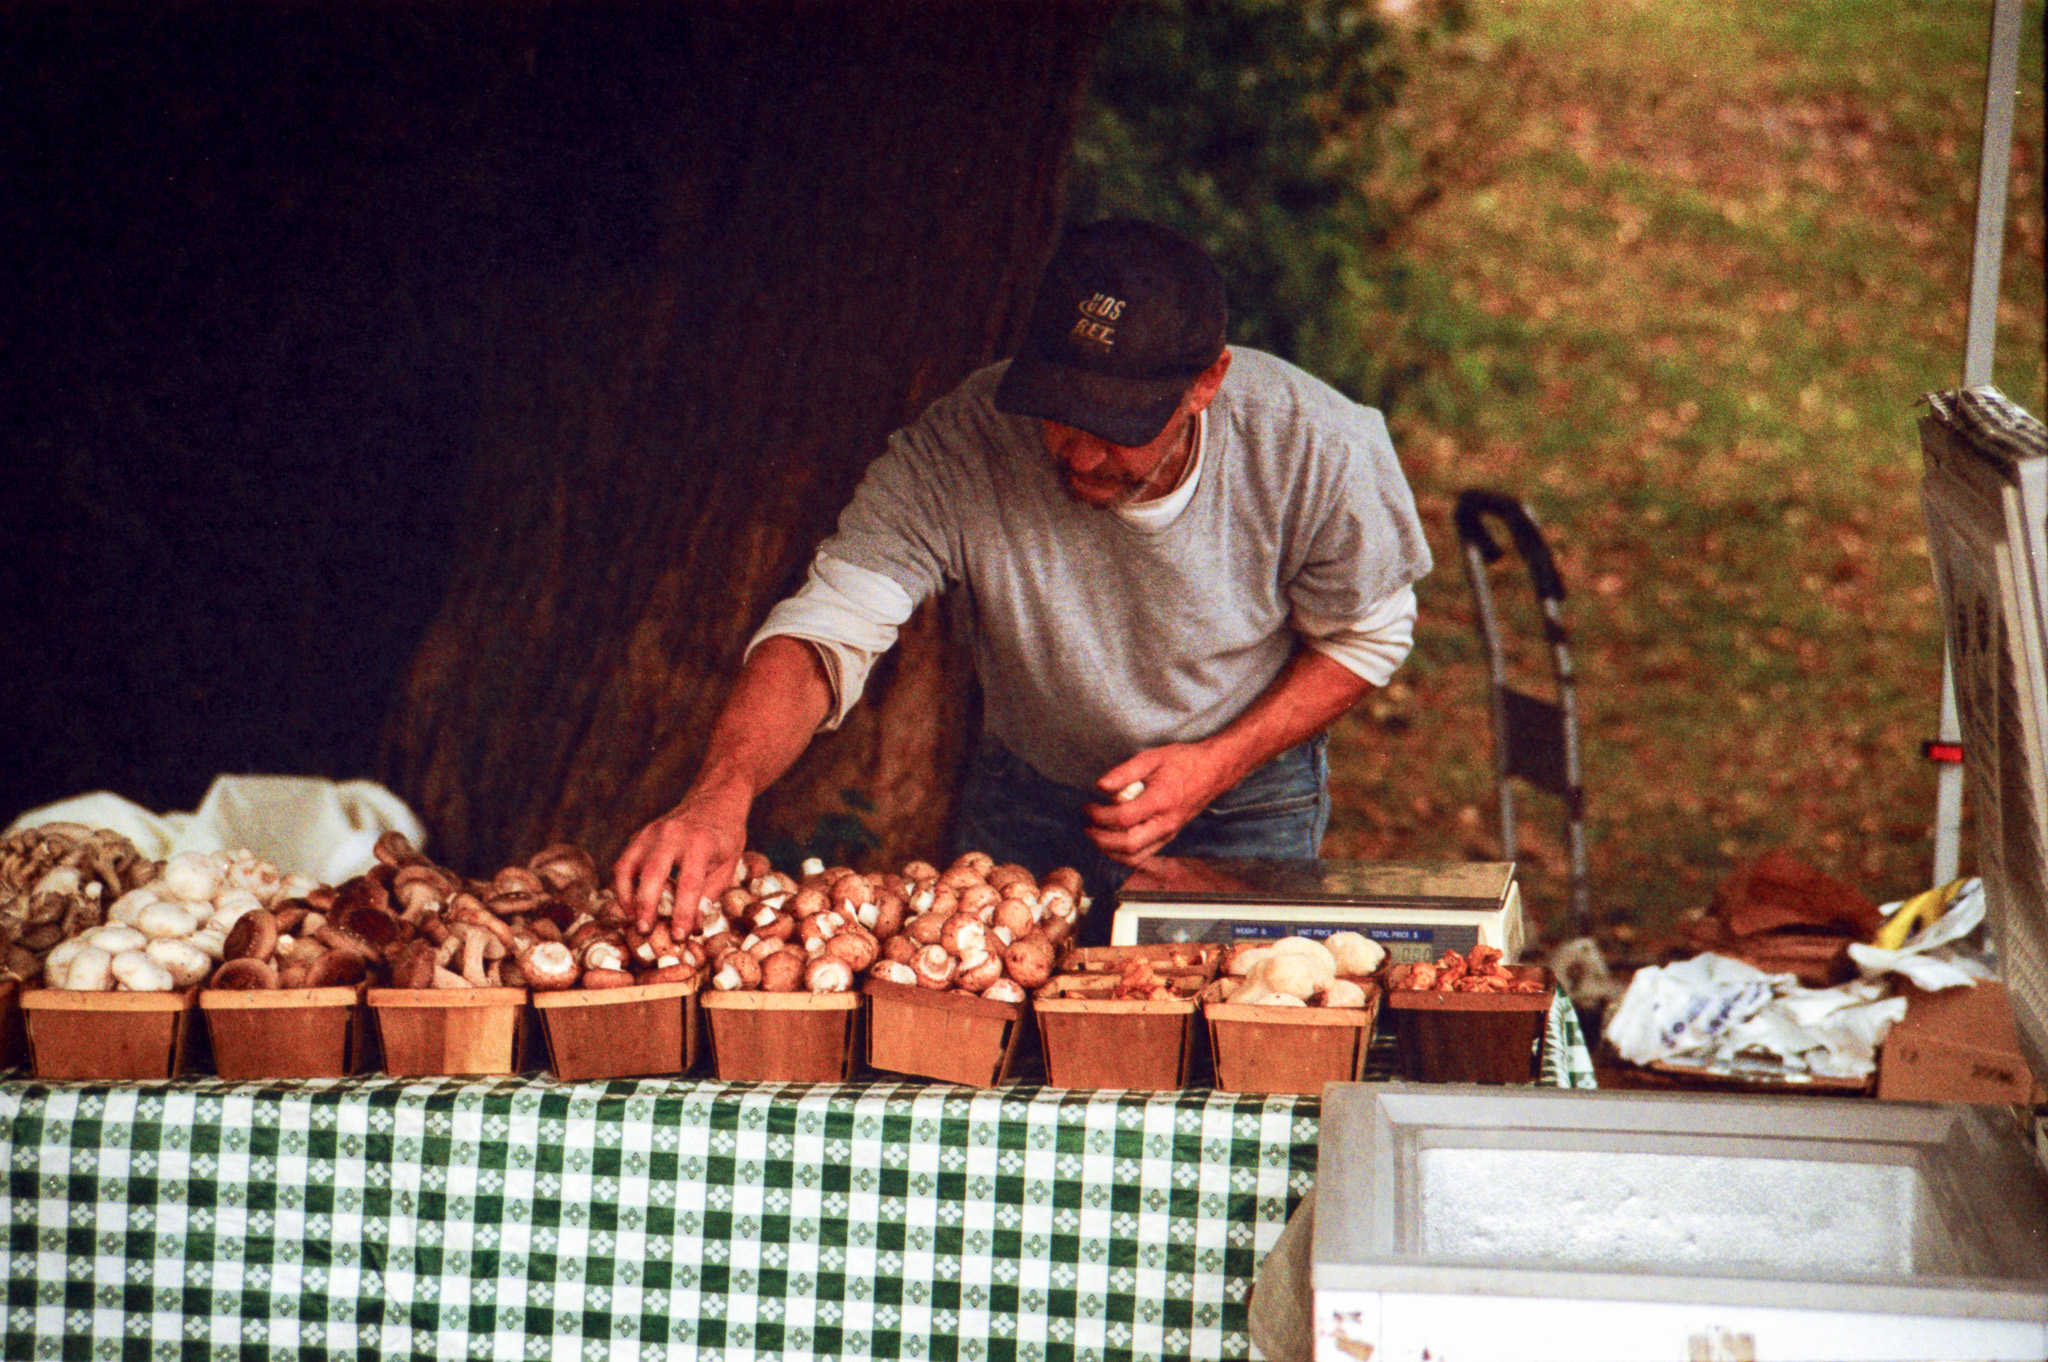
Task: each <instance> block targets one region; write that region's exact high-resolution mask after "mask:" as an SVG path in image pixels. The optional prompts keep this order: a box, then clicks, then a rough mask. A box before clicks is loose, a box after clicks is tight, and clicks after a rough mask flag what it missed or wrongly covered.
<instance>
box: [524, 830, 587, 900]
mask: <svg viewBox="0 0 2048 1362" xmlns="http://www.w3.org/2000/svg"><path fill="white" fill-rule="evenodd" d="M526 868H527V869H528V870H531V871H532V872H533V873H534V874H536V875H538V876H540V878H541V883H543V884H545V885H546V886H547V887H548V888H549V889H552V890H554V891H555V892H556V893H558V894H559V893H561V892H562V891H563V890H564V889H569V888H573V887H579V886H580V887H582V888H584V889H585V890H594V889H596V888H597V882H598V873H597V862H596V861H595V860H593V859H592V858H591V855H590V853H589V852H587V851H585V850H584V849H583V848H582V847H579V846H577V845H575V844H574V843H572V842H554V843H551V844H549V845H548V846H545V847H542V848H541V849H540V850H539V851H536V852H535V853H534V854H533V855H531V856H529V857H527V858H526Z"/></svg>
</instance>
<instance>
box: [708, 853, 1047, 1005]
mask: <svg viewBox="0 0 2048 1362" xmlns="http://www.w3.org/2000/svg"><path fill="white" fill-rule="evenodd" d="M734 880H735V883H734V884H733V886H732V887H731V888H730V889H728V890H726V891H725V892H724V893H723V894H721V895H720V896H719V898H718V900H717V902H716V903H715V904H713V905H712V907H711V908H710V910H709V911H708V912H707V913H706V915H705V918H704V921H703V923H702V925H701V927H700V928H699V939H700V940H701V941H702V943H703V946H704V951H705V958H706V959H707V961H708V962H709V963H708V965H707V968H708V970H709V971H710V982H711V986H712V987H713V988H714V989H721V990H741V989H761V990H764V991H767V992H782V993H791V992H798V991H809V992H813V993H835V992H845V991H848V990H851V989H853V988H856V987H858V986H859V984H860V981H861V980H862V979H863V978H864V977H872V978H876V979H881V980H885V981H887V982H891V983H898V984H905V985H911V986H916V987H922V988H928V989H952V990H958V991H962V992H968V993H977V994H980V995H981V996H982V997H985V998H989V999H992V1000H995V1001H999V1002H1011V1003H1021V1002H1023V1001H1024V999H1025V997H1026V996H1027V994H1028V992H1029V991H1030V990H1031V989H1034V988H1037V987H1038V986H1039V985H1041V984H1043V983H1045V981H1046V980H1047V979H1049V978H1051V977H1052V971H1053V965H1054V961H1055V957H1056V956H1057V954H1058V951H1059V945H1060V943H1061V942H1062V941H1065V940H1066V939H1068V938H1069V937H1070V936H1071V934H1072V932H1073V929H1074V924H1075V923H1076V922H1077V921H1078V920H1079V918H1080V915H1081V912H1082V909H1083V902H1082V896H1081V879H1080V876H1079V874H1078V873H1076V872H1075V871H1073V870H1071V869H1068V868H1064V867H1063V868H1061V869H1059V870H1054V871H1052V872H1050V873H1048V874H1047V875H1046V877H1045V879H1044V881H1043V882H1042V883H1041V882H1040V881H1039V880H1038V879H1037V878H1036V877H1034V876H1033V875H1032V874H1031V872H1030V871H1028V870H1026V869H1024V868H1023V867H1022V866H1017V865H998V864H996V863H995V861H994V860H993V859H992V858H991V857H989V856H988V855H986V854H985V853H981V852H968V853H966V854H965V855H963V856H961V857H960V858H959V859H958V860H956V861H955V862H953V864H952V865H950V866H948V867H947V868H946V869H944V870H940V869H939V868H938V867H937V866H934V865H932V864H931V863H930V862H927V861H912V862H910V863H909V864H907V865H905V866H904V867H903V868H902V869H901V870H900V871H897V872H894V873H889V872H866V873H863V872H860V871H855V870H852V869H849V868H847V867H844V866H830V867H828V866H826V865H825V864H824V863H823V862H822V861H818V860H816V859H813V860H809V861H806V862H804V864H803V865H802V866H801V867H800V868H799V871H798V874H797V875H796V876H794V877H792V876H790V875H786V874H783V873H781V872H779V871H777V870H775V869H774V868H773V867H772V866H771V865H770V864H769V862H768V859H767V858H766V857H765V856H762V855H761V854H760V853H758V852H752V851H750V852H748V853H746V854H745V855H744V856H743V857H742V858H741V860H740V864H739V866H738V868H737V869H736V871H735V873H734Z"/></svg>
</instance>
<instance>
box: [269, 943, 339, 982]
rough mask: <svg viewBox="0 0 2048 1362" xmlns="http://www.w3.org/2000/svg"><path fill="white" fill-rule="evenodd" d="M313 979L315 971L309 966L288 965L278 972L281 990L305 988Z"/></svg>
mask: <svg viewBox="0 0 2048 1362" xmlns="http://www.w3.org/2000/svg"><path fill="white" fill-rule="evenodd" d="M337 953H339V952H337ZM312 977H313V971H312V969H311V968H309V967H308V966H305V965H286V966H285V967H284V968H282V969H280V970H279V971H278V972H277V986H278V987H279V988H305V987H306V981H307V980H308V979H310V978H312Z"/></svg>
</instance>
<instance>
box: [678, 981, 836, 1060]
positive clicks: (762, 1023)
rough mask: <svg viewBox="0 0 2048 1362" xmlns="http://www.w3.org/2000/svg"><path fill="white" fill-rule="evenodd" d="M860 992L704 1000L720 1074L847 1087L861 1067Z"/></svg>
mask: <svg viewBox="0 0 2048 1362" xmlns="http://www.w3.org/2000/svg"><path fill="white" fill-rule="evenodd" d="M863 1004H864V1000H863V998H862V996H861V995H860V994H858V993H760V992H755V991H752V990H742V989H733V990H730V991H726V990H720V989H713V990H711V991H709V992H706V993H704V994H701V995H700V996H699V998H698V1006H699V1007H701V1008H703V1009H704V1026H705V1030H706V1031H707V1032H709V1034H710V1039H711V1066H712V1071H713V1072H714V1073H716V1074H717V1075H718V1076H719V1077H720V1078H722V1079H726V1080H728V1081H744V1082H758V1083H844V1082H846V1081H847V1080H848V1079H850V1078H852V1077H853V1071H854V1068H855V1066H856V1065H858V1064H859V1062H860V1019H861V1010H862V1007H863Z"/></svg>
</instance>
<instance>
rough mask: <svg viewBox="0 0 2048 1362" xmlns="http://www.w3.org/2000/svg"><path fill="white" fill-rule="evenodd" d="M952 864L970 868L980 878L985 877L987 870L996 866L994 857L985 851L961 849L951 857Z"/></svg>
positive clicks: (986, 876)
mask: <svg viewBox="0 0 2048 1362" xmlns="http://www.w3.org/2000/svg"><path fill="white" fill-rule="evenodd" d="M953 865H954V866H955V867H959V868H964V869H968V870H972V871H973V872H974V873H975V874H976V875H978V876H980V877H981V878H982V879H987V878H988V872H989V871H991V870H994V869H995V868H996V858H995V857H993V856H991V855H989V854H988V853H987V852H986V851H963V852H961V853H960V854H959V855H958V856H955V857H954V858H953Z"/></svg>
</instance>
